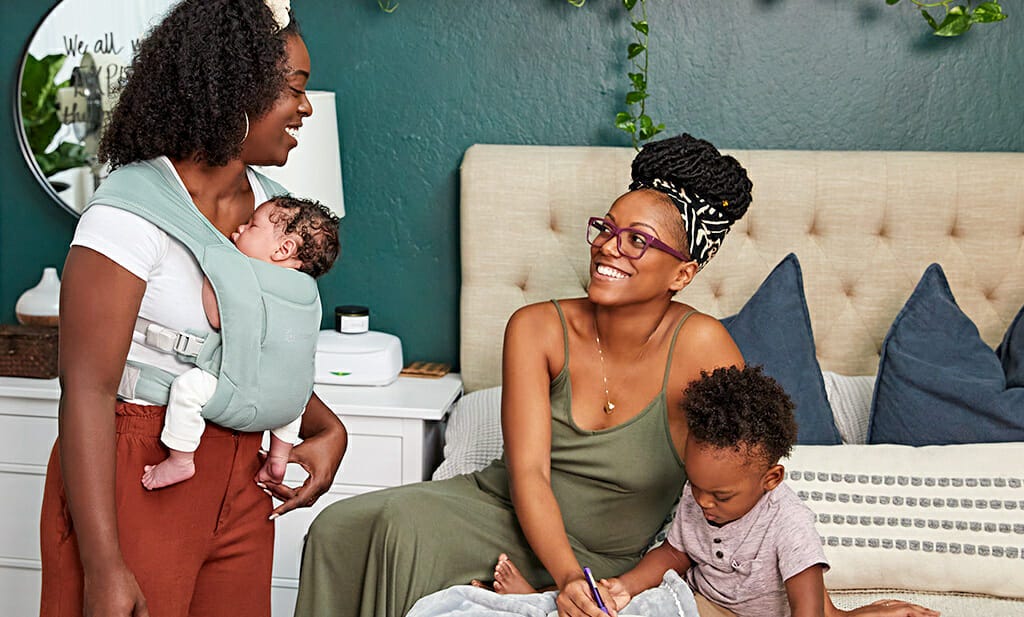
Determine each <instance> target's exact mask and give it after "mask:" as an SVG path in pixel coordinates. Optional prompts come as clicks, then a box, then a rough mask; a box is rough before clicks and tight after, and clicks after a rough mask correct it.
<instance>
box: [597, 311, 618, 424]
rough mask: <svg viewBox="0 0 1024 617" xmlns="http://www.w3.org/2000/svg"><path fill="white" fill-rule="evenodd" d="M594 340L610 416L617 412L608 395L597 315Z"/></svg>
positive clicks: (605, 407)
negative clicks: (599, 359)
mask: <svg viewBox="0 0 1024 617" xmlns="http://www.w3.org/2000/svg"><path fill="white" fill-rule="evenodd" d="M594 338H595V340H596V341H597V355H598V357H599V358H601V379H603V380H604V400H605V403H604V413H605V415H610V414H611V413H612V412H613V411H615V403H613V402H612V398H611V396H610V395H609V394H608V375H606V374H605V372H604V352H603V351H601V333H600V332H599V331H598V329H597V315H595V316H594Z"/></svg>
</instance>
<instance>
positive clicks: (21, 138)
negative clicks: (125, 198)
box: [13, 0, 81, 218]
mask: <svg viewBox="0 0 1024 617" xmlns="http://www.w3.org/2000/svg"><path fill="white" fill-rule="evenodd" d="M63 1H64V0H57V2H54V3H53V6H51V7H50V8H49V9H47V11H46V14H45V15H43V17H42V18H41V19H40V20H39V23H37V24H36V27H35V28H34V29H33V30H32V33H31V34H30V35H29V37H28V40H26V41H25V45H24V47H23V48H22V50H21V62H19V63H18V77H17V79H15V84H14V97H13V98H14V114H13V116H14V125H15V126H14V131H15V133H17V134H18V146H19V148H20V149H21V155H22V156H23V157H24V159H25V164H26V165H28V168H29V171H30V172H32V176H33V177H35V179H36V182H38V183H39V185H40V186H42V188H43V191H44V192H45V193H46V194H47V195H48V196H49V197H50V198H51V199H53V200H54V201H55V202H57V205H59V206H60V207H61V208H63V209H64V210H65V211H67V212H69V213H70V214H71V215H72V216H74V217H75V218H78V217H79V216H81V213H79V212H78V211H77V210H75V209H74V208H73V207H72V206H71V204H69V203H67V202H66V201H64V199H63V198H62V197H61V196H60V193H58V192H57V189H56V188H55V187H54V186H53V184H51V183H50V180H49V179H48V178H47V177H46V175H45V174H43V170H42V169H40V167H39V163H38V162H36V155H35V154H34V153H33V152H32V147H31V146H30V145H29V143H28V135H27V134H26V133H25V123H24V122H23V121H22V116H21V80H22V77H23V76H24V75H25V62H26V61H27V59H28V50H29V48H30V47H32V42H33V41H34V40H35V38H36V33H38V32H39V29H40V28H41V27H42V26H43V24H44V23H46V20H47V19H48V18H49V17H50V16H51V15H52V14H53V12H54V11H55V10H57V7H59V6H60V5H61V3H62V2H63Z"/></svg>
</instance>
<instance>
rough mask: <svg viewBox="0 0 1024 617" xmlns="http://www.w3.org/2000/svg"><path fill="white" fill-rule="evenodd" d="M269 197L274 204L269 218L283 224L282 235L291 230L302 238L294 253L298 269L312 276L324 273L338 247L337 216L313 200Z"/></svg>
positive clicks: (330, 264)
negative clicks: (274, 207)
mask: <svg viewBox="0 0 1024 617" xmlns="http://www.w3.org/2000/svg"><path fill="white" fill-rule="evenodd" d="M270 201H271V202H273V204H274V205H275V206H276V210H275V212H273V213H272V214H271V216H270V221H271V222H272V223H273V224H274V225H283V227H284V228H283V231H284V233H285V234H286V235H292V234H294V235H296V236H298V237H299V238H300V239H301V240H302V246H300V247H299V252H298V253H297V254H296V255H295V257H296V258H298V259H299V261H301V262H302V265H301V266H299V271H300V272H305V273H306V274H308V275H310V276H312V277H313V278H319V277H321V276H323V275H324V274H326V273H327V271H328V270H330V269H331V266H333V265H334V262H335V260H337V259H338V254H339V253H340V251H341V245H340V243H339V241H338V225H339V222H340V219H338V217H337V216H336V215H335V214H334V213H333V212H331V210H330V209H329V208H328V207H327V206H325V205H323V204H322V203H320V202H318V201H316V200H312V199H301V198H298V197H292V196H291V195H279V196H277V197H274V198H272V199H271V200H270Z"/></svg>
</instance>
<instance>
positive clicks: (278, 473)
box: [256, 454, 288, 484]
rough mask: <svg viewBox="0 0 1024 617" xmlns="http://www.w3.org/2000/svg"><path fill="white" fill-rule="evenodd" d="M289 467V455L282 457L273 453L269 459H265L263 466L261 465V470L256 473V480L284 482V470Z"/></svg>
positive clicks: (275, 482)
mask: <svg viewBox="0 0 1024 617" xmlns="http://www.w3.org/2000/svg"><path fill="white" fill-rule="evenodd" d="M287 468H288V457H287V456H285V457H283V458H281V457H277V456H274V455H273V454H271V455H270V456H268V457H267V460H265V461H263V467H260V470H259V472H257V473H256V481H257V482H272V483H274V484H280V483H282V482H284V472H285V469H287Z"/></svg>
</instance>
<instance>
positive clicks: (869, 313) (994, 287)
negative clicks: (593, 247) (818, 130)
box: [460, 145, 1024, 391]
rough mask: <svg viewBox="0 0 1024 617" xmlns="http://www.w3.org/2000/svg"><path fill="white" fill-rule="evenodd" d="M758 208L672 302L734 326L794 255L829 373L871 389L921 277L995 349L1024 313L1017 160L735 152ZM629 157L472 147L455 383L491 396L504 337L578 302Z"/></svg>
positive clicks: (1022, 162)
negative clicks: (594, 224) (945, 284)
mask: <svg viewBox="0 0 1024 617" xmlns="http://www.w3.org/2000/svg"><path fill="white" fill-rule="evenodd" d="M726 152H727V153H728V154H731V155H733V156H735V157H736V158H737V159H739V161H740V162H741V163H742V164H743V165H744V166H745V167H746V168H747V170H748V172H749V174H750V178H751V180H753V182H754V202H753V204H752V205H751V207H750V210H749V211H748V213H747V216H746V217H745V218H744V219H742V220H741V221H740V222H739V223H738V224H737V225H736V226H735V227H734V228H733V230H732V232H731V233H730V235H729V237H728V238H726V240H725V243H724V245H723V246H722V249H721V250H720V251H719V253H718V255H716V256H715V258H714V260H712V262H711V263H710V264H709V265H708V266H707V267H706V268H705V269H704V270H703V271H702V272H701V273H700V274H699V275H698V276H697V278H696V279H695V280H694V282H693V283H692V284H691V285H690V286H689V287H687V288H686V289H684V290H683V291H682V292H681V293H680V294H679V296H678V297H677V299H678V300H681V301H685V302H687V303H689V304H692V305H693V306H694V307H696V308H698V309H700V310H702V311H704V312H706V313H709V314H711V315H715V316H717V317H723V316H725V315H730V314H732V313H735V312H736V311H737V310H738V309H739V308H740V307H741V306H742V305H743V303H744V302H746V300H747V299H748V298H749V297H750V296H751V294H752V293H753V292H754V290H756V289H757V286H758V285H759V284H760V283H761V281H762V280H763V279H764V277H765V276H766V275H767V274H768V273H769V272H770V271H771V269H772V268H773V267H774V266H775V265H776V264H777V263H778V262H779V260H781V259H782V258H783V257H784V256H785V255H786V254H787V253H789V252H795V253H796V254H797V256H798V257H799V259H800V263H801V266H802V268H803V273H804V287H805V291H806V294H807V303H808V307H809V309H810V314H811V321H812V325H813V328H814V337H815V341H816V343H817V350H818V359H819V361H820V362H821V366H822V368H823V369H825V370H831V371H836V372H839V373H843V374H847V375H867V374H874V373H875V369H876V365H877V362H878V352H879V349H880V346H881V343H882V339H883V338H884V336H885V333H886V331H887V330H888V328H889V325H890V324H891V323H892V320H893V318H894V317H895V316H896V314H897V313H898V312H899V309H900V307H901V306H902V305H903V302H904V301H905V300H906V298H907V297H908V296H909V295H910V292H911V291H912V290H913V288H914V285H915V284H916V283H917V281H918V279H919V278H920V276H921V274H922V273H923V272H924V269H925V267H926V266H927V265H928V264H930V263H932V262H938V263H940V264H942V267H943V269H944V270H945V272H946V276H947V277H948V278H949V281H950V285H951V287H952V289H953V293H954V294H955V295H956V298H957V301H958V303H959V304H960V306H961V307H962V308H963V309H964V311H965V312H966V313H967V314H968V315H969V316H970V317H971V318H972V319H973V320H974V322H975V323H976V324H977V325H978V329H979V330H980V331H981V334H982V336H983V337H984V339H985V340H986V341H987V342H988V343H989V344H991V345H993V346H995V345H997V344H998V343H999V340H1000V338H1001V336H1002V334H1003V331H1004V330H1005V329H1006V327H1007V325H1008V324H1009V321H1010V319H1012V318H1013V316H1014V315H1015V314H1016V312H1017V310H1018V309H1020V307H1021V304H1024V153H947V152H811V151H785V150H779V151H770V150H733V151H726ZM633 154H634V152H633V149H632V148H597V147H565V146H494V145H475V146H472V147H471V148H470V149H469V150H468V151H467V152H466V156H465V158H464V159H463V162H462V170H461V178H462V196H461V239H462V299H461V326H460V331H461V343H460V345H461V371H462V378H463V380H464V382H465V386H466V390H467V391H472V390H477V389H480V388H485V387H488V386H493V385H497V384H498V383H500V380H501V375H500V362H501V342H502V335H503V332H504V327H505V322H506V320H507V319H508V317H509V316H510V315H511V314H512V312H513V311H515V310H516V309H517V308H519V307H520V306H522V305H524V304H528V303H531V302H537V301H541V300H546V299H549V298H560V297H576V296H581V295H584V293H585V291H584V290H585V286H586V284H587V280H588V267H589V250H588V247H587V244H586V241H585V239H584V227H585V223H586V219H587V217H589V216H595V215H601V214H604V213H605V212H606V211H607V210H608V208H609V206H610V205H611V203H612V201H614V200H615V198H616V197H618V196H619V195H620V194H622V193H623V192H624V191H625V189H626V186H627V184H628V182H629V164H630V161H631V160H632V157H633Z"/></svg>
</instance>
